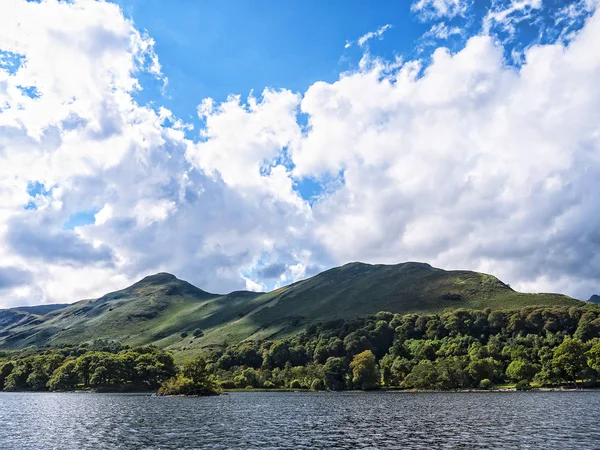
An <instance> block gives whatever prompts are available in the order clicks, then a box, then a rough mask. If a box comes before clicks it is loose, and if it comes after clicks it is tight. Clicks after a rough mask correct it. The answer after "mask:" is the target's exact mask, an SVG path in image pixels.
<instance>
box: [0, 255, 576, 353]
mask: <svg viewBox="0 0 600 450" xmlns="http://www.w3.org/2000/svg"><path fill="white" fill-rule="evenodd" d="M577 304H582V302H580V301H578V300H574V299H572V298H570V297H567V296H564V295H559V294H523V293H519V292H516V291H514V290H512V289H511V288H510V287H509V286H508V285H506V284H504V283H502V282H501V281H500V280H498V279H497V278H496V277H494V276H492V275H487V274H482V273H477V272H470V271H445V270H441V269H436V268H433V267H431V266H430V265H428V264H423V263H412V262H410V263H403V264H397V265H370V264H363V263H350V264H346V265H344V266H342V267H337V268H334V269H331V270H327V271H325V272H322V273H320V274H318V275H315V276H313V277H311V278H308V279H306V280H303V281H299V282H297V283H294V284H291V285H289V286H286V287H282V288H280V289H277V290H275V291H273V292H270V293H256V292H247V291H238V292H232V293H230V294H227V295H218V294H211V293H208V292H205V291H202V290H201V289H198V288H197V287H195V286H193V285H191V284H189V283H187V282H185V281H182V280H179V279H177V278H176V277H175V276H173V275H170V274H165V273H161V274H157V275H153V276H150V277H146V278H144V279H143V280H141V281H139V282H138V283H136V284H134V285H132V286H130V287H128V288H126V289H123V290H121V291H117V292H113V293H110V294H107V295H105V296H103V297H100V298H99V299H96V300H83V301H80V302H77V303H75V304H72V305H69V306H67V307H62V308H59V309H56V310H53V311H50V312H47V313H46V314H44V315H34V314H30V313H27V312H25V311H21V312H15V311H12V310H4V311H0V347H1V348H20V347H24V346H27V345H48V344H51V345H56V344H63V343H79V342H85V341H91V340H94V339H115V340H119V341H122V342H124V343H127V344H150V343H153V344H156V345H158V346H160V347H165V348H169V349H171V350H174V351H176V352H180V353H184V354H189V353H197V352H198V351H200V349H202V348H205V347H207V346H210V345H218V344H221V343H223V342H229V343H231V342H237V341H240V340H243V339H246V338H248V337H251V338H253V339H263V338H267V337H272V336H274V335H286V334H291V333H293V332H296V331H297V330H299V329H301V328H303V327H305V326H306V325H308V324H310V323H314V322H322V321H328V320H333V319H339V318H353V317H360V316H365V315H369V314H374V313H376V312H378V311H390V312H394V313H413V312H443V311H445V310H453V309H457V308H477V309H483V308H492V309H512V308H521V307H524V306H530V305H567V306H568V305H577ZM15 314H21V316H19V317H15ZM4 315H6V317H5V318H4V319H3V317H4ZM196 329H201V330H202V331H203V334H202V336H199V337H193V336H191V334H192V332H193V331H194V330H196ZM186 334H187V335H186Z"/></svg>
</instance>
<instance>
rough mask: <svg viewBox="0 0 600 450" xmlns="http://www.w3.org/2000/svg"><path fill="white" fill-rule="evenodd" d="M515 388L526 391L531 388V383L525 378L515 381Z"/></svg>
mask: <svg viewBox="0 0 600 450" xmlns="http://www.w3.org/2000/svg"><path fill="white" fill-rule="evenodd" d="M515 389H516V390H517V391H528V390H530V389H531V384H529V381H527V380H521V381H519V382H518V383H517V385H516V386H515Z"/></svg>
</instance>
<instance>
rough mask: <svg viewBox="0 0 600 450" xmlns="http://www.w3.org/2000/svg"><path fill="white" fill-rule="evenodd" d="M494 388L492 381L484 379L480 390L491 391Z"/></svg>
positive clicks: (480, 383)
mask: <svg viewBox="0 0 600 450" xmlns="http://www.w3.org/2000/svg"><path fill="white" fill-rule="evenodd" d="M491 387H492V381H491V380H490V379H489V378H484V379H483V380H481V381H480V382H479V389H489V388H491Z"/></svg>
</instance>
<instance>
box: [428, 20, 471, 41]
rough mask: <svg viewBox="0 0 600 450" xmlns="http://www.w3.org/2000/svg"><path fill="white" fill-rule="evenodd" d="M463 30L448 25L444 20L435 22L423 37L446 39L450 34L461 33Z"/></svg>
mask: <svg viewBox="0 0 600 450" xmlns="http://www.w3.org/2000/svg"><path fill="white" fill-rule="evenodd" d="M462 33H463V31H462V30H461V29H460V28H459V27H449V26H448V25H446V24H445V23H444V22H440V23H436V24H435V25H432V27H431V28H430V29H429V31H427V32H426V33H425V34H424V35H423V38H424V39H428V38H435V39H448V38H449V37H450V36H455V35H461V34H462Z"/></svg>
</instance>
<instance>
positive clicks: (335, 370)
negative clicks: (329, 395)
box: [323, 357, 348, 391]
mask: <svg viewBox="0 0 600 450" xmlns="http://www.w3.org/2000/svg"><path fill="white" fill-rule="evenodd" d="M347 371H348V361H347V360H346V359H345V358H334V357H331V358H327V361H326V362H325V364H324V365H323V376H324V377H325V384H326V385H327V388H329V389H331V390H332V391H339V390H342V389H343V388H344V379H345V378H346V373H347Z"/></svg>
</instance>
